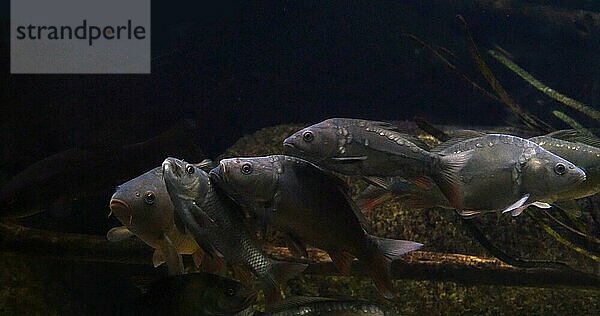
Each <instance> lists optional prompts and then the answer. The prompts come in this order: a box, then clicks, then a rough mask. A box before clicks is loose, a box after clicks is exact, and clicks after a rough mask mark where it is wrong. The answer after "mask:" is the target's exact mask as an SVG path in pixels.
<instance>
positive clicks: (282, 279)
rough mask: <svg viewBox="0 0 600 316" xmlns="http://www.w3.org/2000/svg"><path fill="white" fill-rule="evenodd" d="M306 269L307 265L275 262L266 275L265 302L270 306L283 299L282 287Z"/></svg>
mask: <svg viewBox="0 0 600 316" xmlns="http://www.w3.org/2000/svg"><path fill="white" fill-rule="evenodd" d="M306 267H308V265H307V264H305V263H298V262H287V261H276V260H273V261H272V262H271V265H270V267H269V269H268V271H267V272H266V275H265V279H266V280H264V281H265V283H266V284H265V286H266V288H265V291H264V292H265V302H266V303H267V305H270V304H271V303H273V302H277V301H279V300H281V299H282V296H281V288H280V285H283V284H285V283H286V282H287V280H289V279H292V278H294V277H295V276H297V275H299V274H300V273H302V272H303V271H304V270H305V269H306Z"/></svg>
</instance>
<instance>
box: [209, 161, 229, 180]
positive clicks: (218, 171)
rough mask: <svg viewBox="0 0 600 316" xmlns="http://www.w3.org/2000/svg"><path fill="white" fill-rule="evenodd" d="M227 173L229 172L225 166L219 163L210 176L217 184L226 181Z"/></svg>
mask: <svg viewBox="0 0 600 316" xmlns="http://www.w3.org/2000/svg"><path fill="white" fill-rule="evenodd" d="M225 172H227V167H225V165H224V164H222V163H219V166H218V167H214V168H213V169H212V170H211V171H210V172H209V173H208V176H209V177H210V179H211V180H213V181H216V182H223V181H224V180H225V177H224V175H225Z"/></svg>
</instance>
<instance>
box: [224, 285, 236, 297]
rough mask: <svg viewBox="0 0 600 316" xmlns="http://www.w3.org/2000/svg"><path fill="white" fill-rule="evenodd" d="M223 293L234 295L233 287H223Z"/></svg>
mask: <svg viewBox="0 0 600 316" xmlns="http://www.w3.org/2000/svg"><path fill="white" fill-rule="evenodd" d="M225 295H226V296H229V297H232V296H235V289H234V288H232V287H230V288H226V289H225Z"/></svg>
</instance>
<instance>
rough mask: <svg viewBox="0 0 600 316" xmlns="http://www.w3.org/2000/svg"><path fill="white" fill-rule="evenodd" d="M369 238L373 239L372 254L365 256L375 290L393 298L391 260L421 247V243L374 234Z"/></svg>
mask: <svg viewBox="0 0 600 316" xmlns="http://www.w3.org/2000/svg"><path fill="white" fill-rule="evenodd" d="M370 238H371V240H372V241H373V246H374V249H373V250H374V254H372V255H369V256H367V259H366V261H367V264H368V265H369V269H368V270H369V275H370V276H371V279H373V283H375V286H376V287H377V290H379V292H380V293H381V294H382V295H383V296H384V297H385V298H388V299H391V298H394V297H395V296H396V294H395V292H394V289H393V286H392V276H391V264H392V262H393V261H394V260H397V259H399V258H400V257H401V256H402V255H404V254H406V253H408V252H411V251H414V250H417V249H419V248H421V247H422V246H423V244H421V243H418V242H414V241H408V240H396V239H388V238H380V237H375V236H370Z"/></svg>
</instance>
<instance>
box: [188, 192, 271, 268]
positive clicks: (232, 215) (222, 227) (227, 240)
mask: <svg viewBox="0 0 600 316" xmlns="http://www.w3.org/2000/svg"><path fill="white" fill-rule="evenodd" d="M226 204H228V205H227V206H225V205H226ZM199 206H200V208H201V209H202V210H204V211H206V212H207V213H208V214H209V216H210V217H211V218H213V219H214V220H215V223H216V224H217V225H216V227H215V228H211V229H209V235H210V236H211V239H212V241H213V243H214V244H215V247H216V248H217V249H218V250H219V251H220V252H221V253H222V254H223V256H224V257H225V258H226V260H227V261H228V262H230V263H244V264H247V265H248V266H249V267H251V268H252V269H253V270H254V271H255V272H256V273H257V274H258V275H262V274H264V273H265V272H266V271H268V269H269V268H270V267H271V265H272V262H271V259H269V258H268V257H266V256H265V255H264V254H263V253H262V251H261V250H259V249H258V248H257V247H256V245H255V243H254V242H253V241H252V240H251V238H250V235H249V234H248V232H247V231H246V230H245V229H242V228H241V227H240V223H243V220H244V219H243V218H242V216H241V213H240V211H241V210H239V209H237V207H236V206H234V205H233V203H231V202H229V201H228V200H227V198H226V197H224V196H222V195H221V196H220V195H219V194H218V193H217V192H216V190H215V189H214V187H213V186H212V185H209V186H208V191H207V193H206V195H205V197H204V198H203V199H202V203H200V205H199Z"/></svg>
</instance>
